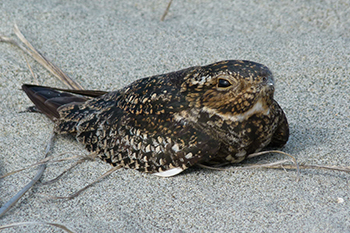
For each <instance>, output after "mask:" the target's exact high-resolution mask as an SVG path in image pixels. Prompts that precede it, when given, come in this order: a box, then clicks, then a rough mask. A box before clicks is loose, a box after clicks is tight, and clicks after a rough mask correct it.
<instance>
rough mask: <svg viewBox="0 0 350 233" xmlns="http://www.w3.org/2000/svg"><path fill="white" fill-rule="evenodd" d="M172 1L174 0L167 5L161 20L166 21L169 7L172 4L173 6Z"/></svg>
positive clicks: (171, 0)
mask: <svg viewBox="0 0 350 233" xmlns="http://www.w3.org/2000/svg"><path fill="white" fill-rule="evenodd" d="M172 2H173V0H170V1H169V3H168V6H167V7H166V9H165V11H164V14H163V16H162V18H161V19H160V21H164V19H165V17H166V16H167V14H168V12H169V9H170V6H171V3H172Z"/></svg>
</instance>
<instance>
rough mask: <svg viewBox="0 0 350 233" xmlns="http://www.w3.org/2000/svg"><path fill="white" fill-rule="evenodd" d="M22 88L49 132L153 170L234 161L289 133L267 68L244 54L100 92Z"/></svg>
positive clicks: (165, 172) (171, 171)
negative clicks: (44, 118)
mask: <svg viewBox="0 0 350 233" xmlns="http://www.w3.org/2000/svg"><path fill="white" fill-rule="evenodd" d="M23 90H24V91H25V92H26V93H27V95H28V96H29V97H30V99H31V100H32V101H33V102H34V104H35V105H36V106H37V108H38V109H39V110H41V111H42V112H43V113H45V114H46V115H47V116H48V117H50V118H51V119H52V120H53V121H54V122H55V124H56V127H55V130H56V132H58V133H61V134H67V133H69V134H73V135H75V136H76V138H77V140H78V141H79V142H81V143H83V144H84V145H85V146H86V148H87V149H88V150H89V151H91V152H96V153H97V154H98V155H99V157H100V158H101V159H102V160H104V161H106V162H108V163H110V164H113V165H114V166H116V165H122V166H123V167H126V168H133V169H137V170H139V171H144V172H149V173H156V174H157V175H160V176H172V175H176V174H178V173H180V172H181V171H183V170H184V169H186V168H188V167H190V166H192V165H194V164H196V163H209V164H211V163H227V162H229V163H237V162H240V161H242V160H244V159H245V158H246V157H247V156H248V155H249V154H251V153H254V152H257V151H259V150H261V149H262V148H264V147H266V146H274V147H275V146H277V147H279V146H283V145H284V144H285V143H286V142H287V140H288V136H289V128H288V123H287V119H286V116H285V114H284V112H283V110H282V109H281V107H280V106H279V105H278V104H277V102H276V101H275V100H274V99H273V94H274V81H273V76H272V74H271V72H270V71H269V69H268V68H267V67H266V66H264V65H261V64H258V63H254V62H250V61H236V60H230V61H221V62H217V63H214V64H210V65H207V66H197V67H191V68H188V69H184V70H180V71H177V72H172V73H168V74H162V75H157V76H153V77H148V78H144V79H140V80H137V81H135V82H133V83H131V84H130V85H128V86H126V87H124V88H122V89H120V90H117V91H113V92H108V93H107V92H96V91H71V90H62V89H55V88H50V87H40V86H33V85H23Z"/></svg>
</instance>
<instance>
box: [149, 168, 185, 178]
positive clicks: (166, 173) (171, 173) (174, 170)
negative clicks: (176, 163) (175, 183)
mask: <svg viewBox="0 0 350 233" xmlns="http://www.w3.org/2000/svg"><path fill="white" fill-rule="evenodd" d="M183 170H184V169H182V168H179V167H175V168H171V169H169V170H166V171H163V172H157V173H153V175H156V176H160V177H170V176H175V175H177V174H179V173H180V172H182V171H183Z"/></svg>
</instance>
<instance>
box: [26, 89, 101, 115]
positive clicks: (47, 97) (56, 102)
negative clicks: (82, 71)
mask: <svg viewBox="0 0 350 233" xmlns="http://www.w3.org/2000/svg"><path fill="white" fill-rule="evenodd" d="M22 89H23V91H24V92H25V93H26V94H27V96H28V97H29V99H30V100H31V101H32V102H33V103H34V104H35V107H36V108H37V109H38V110H40V111H41V112H42V113H44V114H45V115H46V116H48V117H49V118H50V119H51V120H53V121H54V120H55V119H58V118H59V117H60V114H59V112H58V108H59V107H60V106H62V105H65V104H70V103H81V102H85V101H87V100H88V99H90V97H97V96H101V95H103V94H105V93H106V92H103V91H86V90H65V89H59V88H52V87H44V86H37V85H31V84H23V85H22Z"/></svg>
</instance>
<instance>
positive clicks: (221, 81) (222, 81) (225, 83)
mask: <svg viewBox="0 0 350 233" xmlns="http://www.w3.org/2000/svg"><path fill="white" fill-rule="evenodd" d="M231 85H232V84H231V83H230V82H229V81H228V80H226V79H222V78H220V79H219V81H218V87H221V88H227V87H229V86H231Z"/></svg>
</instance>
